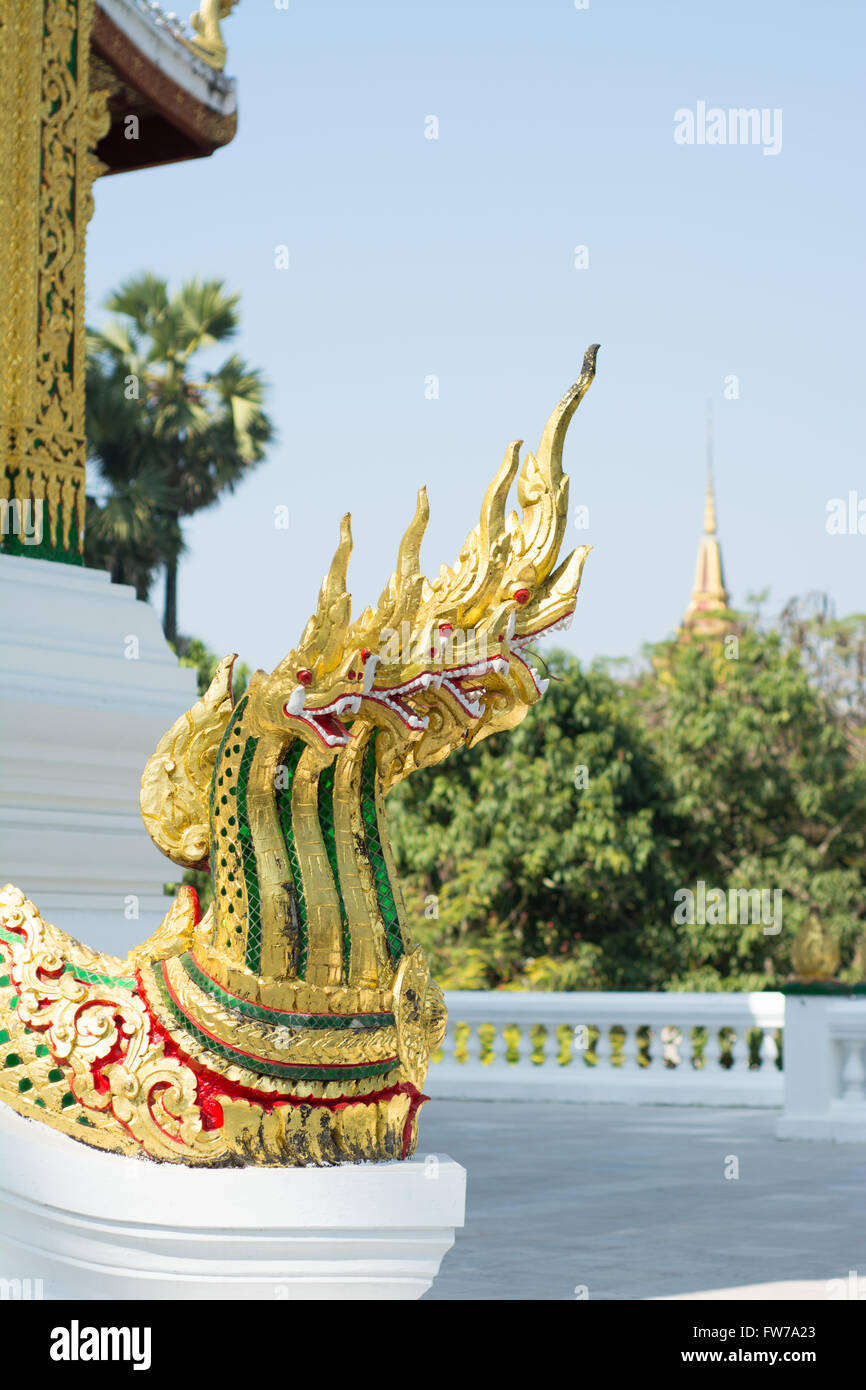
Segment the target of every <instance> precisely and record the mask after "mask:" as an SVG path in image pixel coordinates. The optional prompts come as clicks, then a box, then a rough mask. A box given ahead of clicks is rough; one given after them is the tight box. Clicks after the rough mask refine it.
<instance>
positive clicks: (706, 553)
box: [683, 402, 730, 636]
mask: <svg viewBox="0 0 866 1390" xmlns="http://www.w3.org/2000/svg"><path fill="white" fill-rule="evenodd" d="M728 598H729V595H728V591H727V589H726V588H725V580H724V575H723V572H722V552H721V548H720V546H719V542H718V539H717V537H716V500H715V496H714V493H713V418H712V408H711V405H710V403H709V402H707V494H706V500H705V502H704V534H703V535H702V536H701V540H700V544H699V545H698V561H697V565H696V566H695V582H694V586H693V588H692V596H691V599H690V600H689V606H688V608H687V609H686V615H685V617H684V618H683V627H684V628H687V629H691V630H692V631H694V632H697V633H699V634H701V635H703V636H715V635H716V634H718V633H720V632H723V631H727V630H728V629H729V627H730V624H729V623H726V622H725V621H724V618H723V617H722V615H723V614H724V613H726V612H727V610H728Z"/></svg>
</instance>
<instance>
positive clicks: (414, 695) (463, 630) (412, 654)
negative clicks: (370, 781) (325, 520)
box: [357, 344, 598, 785]
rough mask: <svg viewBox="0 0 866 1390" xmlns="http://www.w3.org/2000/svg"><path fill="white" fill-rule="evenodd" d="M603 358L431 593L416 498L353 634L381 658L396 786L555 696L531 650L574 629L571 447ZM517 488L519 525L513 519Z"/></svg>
mask: <svg viewBox="0 0 866 1390" xmlns="http://www.w3.org/2000/svg"><path fill="white" fill-rule="evenodd" d="M597 353H598V345H597V344H595V345H593V346H592V347H590V348H589V349H588V350H587V352H586V354H585V356H584V361H583V367H582V370H581V373H580V376H579V378H578V380H577V381H576V382H575V383H574V385H573V386H572V387H571V389H570V390H569V391H567V392H566V394H565V396H563V398H562V400H561V401H560V402H559V405H558V406H557V407H556V409H555V410H554V412H553V414H552V415H551V416H550V419H549V420H548V422H547V424H546V426H545V429H544V432H543V434H542V438H541V443H540V445H539V447H538V450H537V452H536V453H535V454H531V453H530V454H527V455H526V457H525V459H524V461H523V464H522V466H521V464H520V449H521V446H522V441H520V440H518V441H515V442H514V443H512V444H510V445H509V446H508V448H507V449H506V451H505V456H504V458H503V461H502V464H501V466H500V468H499V470H498V472H497V474H496V476H495V477H494V479H493V481H492V482H491V484H490V486H489V488H488V489H487V492H486V494H485V497H484V501H483V503H482V507H481V516H480V519H479V522H478V524H477V526H475V528H474V529H473V530H472V531H471V532H470V533H469V535H468V537H467V538H466V541H465V543H464V545H463V547H462V549H461V551H460V555H459V558H458V561H457V563H456V565H455V566H454V567H453V568H451V567H448V566H445V565H443V567H442V569H441V570H440V573H439V575H438V577H437V578H436V579H435V580H434V581H433V583H430V582H428V580H427V579H425V578H424V577H423V575H422V574H421V571H420V565H419V552H420V545H421V538H422V536H423V533H424V529H425V527H426V523H427V518H428V508H427V499H426V495H425V493H424V491H423V490H422V491H421V492H420V493H419V495H418V503H417V507H416V511H415V516H414V518H413V520H412V522H411V523H410V526H409V528H408V530H407V532H406V534H405V536H404V537H403V540H402V542H401V545H400V550H399V553H398V561H397V567H396V569H395V571H394V574H393V575H392V576H391V579H390V581H389V583H388V585H387V586H386V588H385V591H384V592H383V594H382V597H381V598H380V600H379V605H378V607H377V609H376V610H375V611H373V610H369V609H368V610H367V611H366V612H365V613H364V614H363V615H362V618H361V620H360V622H359V625H358V630H357V640H358V641H363V642H364V643H365V644H366V645H367V646H368V647H369V649H370V650H375V653H376V656H375V660H376V669H375V673H374V675H373V678H372V682H371V683H370V684H369V686H368V688H367V689H366V690H365V692H364V695H363V699H362V711H363V713H364V715H366V717H367V718H370V719H372V720H373V721H374V722H376V723H377V724H383V723H384V724H385V725H386V726H389V727H391V729H392V744H391V750H390V751H391V757H390V771H389V774H388V778H387V781H388V785H393V783H394V782H395V781H397V780H399V779H400V778H401V777H403V776H405V775H406V774H407V773H408V772H411V771H412V770H413V769H414V768H415V767H421V766H429V765H431V764H433V763H437V762H439V761H441V760H442V759H443V758H445V757H447V756H448V754H449V753H450V752H451V751H452V750H453V749H454V748H456V747H457V746H459V745H460V744H461V743H466V744H467V745H468V746H472V745H473V744H475V743H477V742H479V741H480V740H481V739H483V738H486V737H487V736H488V735H489V734H492V733H495V732H497V731H499V730H502V729H507V728H512V727H513V726H514V725H515V724H517V723H519V722H520V720H521V719H522V718H523V716H524V715H525V714H526V711H527V709H528V708H529V707H530V705H533V704H535V703H536V701H537V700H539V699H540V698H541V696H542V695H543V694H544V692H545V690H546V688H547V682H546V681H545V680H543V679H542V678H541V677H540V675H539V673H538V671H537V670H536V668H535V666H534V664H533V662H532V659H531V654H530V647H531V644H532V642H533V641H534V640H536V639H538V638H540V637H542V636H544V635H546V634H547V633H550V632H554V631H557V630H560V629H563V628H565V627H567V626H568V625H569V623H570V621H571V617H572V614H573V612H574V608H575V603H576V598H577V590H578V587H579V585H580V578H581V574H582V571H583V565H584V562H585V560H586V557H587V555H588V554H589V547H588V546H580V547H578V548H577V549H576V550H574V551H572V553H571V554H570V555H568V556H567V558H566V559H565V560H563V561H562V563H561V564H557V560H558V557H559V550H560V546H561V543H562V539H563V535H564V533H565V529H566V526H567V522H568V478H567V476H566V475H565V474H564V472H563V468H562V451H563V444H564V441H565V435H566V431H567V429H568V425H569V422H570V421H571V418H572V416H573V415H574V412H575V411H576V409H577V407H578V405H579V404H580V402H581V400H582V399H583V397H584V395H585V394H586V392H587V390H588V389H589V386H590V384H591V382H592V379H593V377H594V375H595V363H596V355H597ZM515 477H516V478H517V498H518V503H519V505H520V509H521V514H520V515H518V514H517V513H516V512H511V513H510V514H506V500H507V497H508V493H509V490H510V488H511V485H512V483H513V482H514V479H515ZM400 726H402V728H401V727H400ZM397 739H401V740H402V743H403V755H402V756H400V754H399V750H398V749H397V748H396V747H395V741H396V740H397Z"/></svg>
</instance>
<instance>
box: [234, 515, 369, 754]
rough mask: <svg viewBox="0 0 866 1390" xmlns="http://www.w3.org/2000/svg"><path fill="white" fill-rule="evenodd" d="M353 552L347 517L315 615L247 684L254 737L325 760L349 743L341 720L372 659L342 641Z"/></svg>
mask: <svg viewBox="0 0 866 1390" xmlns="http://www.w3.org/2000/svg"><path fill="white" fill-rule="evenodd" d="M351 550H352V530H351V522H350V517H349V516H348V515H346V516H344V517H343V520H342V522H341V523H340V542H339V545H338V546H337V550H336V553H335V555H334V558H333V560H332V562H331V567H330V569H329V570H328V573H327V574H326V575H325V578H324V580H323V581H322V588H321V592H320V594H319V602H318V606H317V608H316V611H315V613H314V614H313V616H312V617H311V618H310V620H309V622H308V623H307V626H306V627H305V628H304V632H303V635H302V637H301V640H300V642H299V643H298V645H297V647H295V648H294V649H293V650H292V651H290V652H289V654H288V656H286V657H284V658H283V660H282V661H281V662H280V663H279V665H278V666H276V667H275V668H274V670H273V671H271V672H270V674H268V673H266V672H265V671H256V672H255V673H254V675H253V676H252V677H251V679H250V683H249V686H248V688H247V708H246V719H247V724H248V727H249V731H250V733H251V734H253V735H254V736H257V737H271V738H286V737H295V738H298V739H300V740H301V741H302V742H304V743H306V744H307V745H308V746H309V747H311V748H313V749H314V750H317V751H319V752H320V753H321V756H322V759H323V761H324V762H325V763H327V762H330V761H331V758H332V757H333V756H334V755H335V754H336V752H337V751H338V750H339V749H340V748H344V747H345V746H346V745H347V743H348V741H349V731H348V729H347V727H346V724H345V723H344V722H343V721H344V719H345V718H346V717H347V716H353V715H356V714H357V713H358V710H359V708H360V704H361V695H362V692H363V689H364V685H365V681H366V682H367V683H369V680H370V679H371V678H372V673H373V669H374V666H375V661H374V660H373V659H372V654H371V652H370V651H364V650H359V649H358V648H356V647H353V646H352V644H351V643H350V642H348V641H347V636H348V632H349V616H350V609H351V596H350V595H349V594H348V593H347V591H346V572H347V568H348V563H349V556H350V554H351Z"/></svg>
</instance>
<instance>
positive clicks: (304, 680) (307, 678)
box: [298, 669, 313, 685]
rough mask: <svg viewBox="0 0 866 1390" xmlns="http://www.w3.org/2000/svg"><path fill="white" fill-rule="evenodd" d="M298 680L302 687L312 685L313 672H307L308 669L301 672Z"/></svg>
mask: <svg viewBox="0 0 866 1390" xmlns="http://www.w3.org/2000/svg"><path fill="white" fill-rule="evenodd" d="M298 680H299V682H300V684H301V685H311V684H312V681H313V673H312V671H307V670H306V669H304V670H303V671H299V672H298Z"/></svg>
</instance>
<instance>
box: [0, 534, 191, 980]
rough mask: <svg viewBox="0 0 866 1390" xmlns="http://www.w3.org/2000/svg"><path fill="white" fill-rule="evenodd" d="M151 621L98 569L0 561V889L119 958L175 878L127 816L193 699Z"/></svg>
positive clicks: (186, 672)
mask: <svg viewBox="0 0 866 1390" xmlns="http://www.w3.org/2000/svg"><path fill="white" fill-rule="evenodd" d="M196 698H197V697H196V677H195V672H194V671H192V670H190V669H188V668H183V667H180V666H178V663H177V658H176V657H175V655H174V653H173V652H172V650H171V648H170V647H169V646H168V643H167V642H166V640H165V638H164V637H163V634H162V629H161V627H160V623H159V618H158V617H157V615H156V613H155V611H154V610H153V609H152V608H151V607H150V605H149V604H147V603H140V602H139V601H138V599H136V597H135V591H134V590H133V589H131V588H129V587H128V586H127V585H124V584H112V583H111V580H110V576H109V575H108V574H107V573H105V572H104V571H103V570H91V569H83V568H81V567H80V566H78V565H65V564H59V563H55V562H53V561H50V560H30V559H28V558H27V557H25V556H18V555H0V846H2V849H0V883H7V882H12V883H14V884H16V885H17V886H18V887H19V888H21V889H22V891H23V892H24V893H26V894H27V896H28V897H29V898H31V899H32V901H33V902H34V903H35V904H36V906H37V907H38V908H39V911H40V912H41V913H42V915H43V916H44V917H45V918H46V919H47V920H48V921H49V922H54V923H55V924H56V925H57V926H58V927H61V928H62V929H63V930H64V931H68V932H70V933H71V934H72V935H73V936H76V937H79V938H80V939H83V940H85V941H86V942H87V944H88V945H89V946H93V947H95V948H96V949H97V950H103V951H111V952H114V953H115V954H117V955H121V956H122V955H125V954H126V952H127V951H128V950H129V948H130V947H131V946H134V945H136V944H137V943H138V942H139V941H142V940H143V939H144V938H145V937H146V936H149V935H150V933H151V932H152V931H153V930H154V928H155V927H156V926H157V925H158V924H159V922H160V920H161V919H162V917H163V916H164V914H165V911H166V908H167V907H168V905H169V899H167V898H166V897H165V896H164V895H163V886H164V884H165V882H166V880H170V879H178V878H180V876H181V871H180V870H179V869H176V868H174V866H173V865H171V864H169V863H168V861H167V860H166V859H164V858H163V856H162V855H161V854H160V853H159V851H158V850H157V849H156V848H155V847H154V846H153V845H152V844H151V842H150V840H149V838H148V835H147V832H146V830H145V829H144V826H143V825H142V822H141V817H140V815H139V810H138V789H139V783H140V780H141V773H142V769H143V767H144V764H145V762H146V761H147V759H148V758H149V757H150V755H151V753H152V752H153V750H154V748H155V747H156V744H157V742H158V741H159V739H160V738H161V737H162V735H163V734H164V733H165V731H166V729H168V728H170V726H171V725H172V724H173V723H174V721H175V719H177V718H178V716H179V715H181V714H183V712H184V710H186V709H188V708H189V706H190V705H191V704H193V703H194V702H195V700H196Z"/></svg>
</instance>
